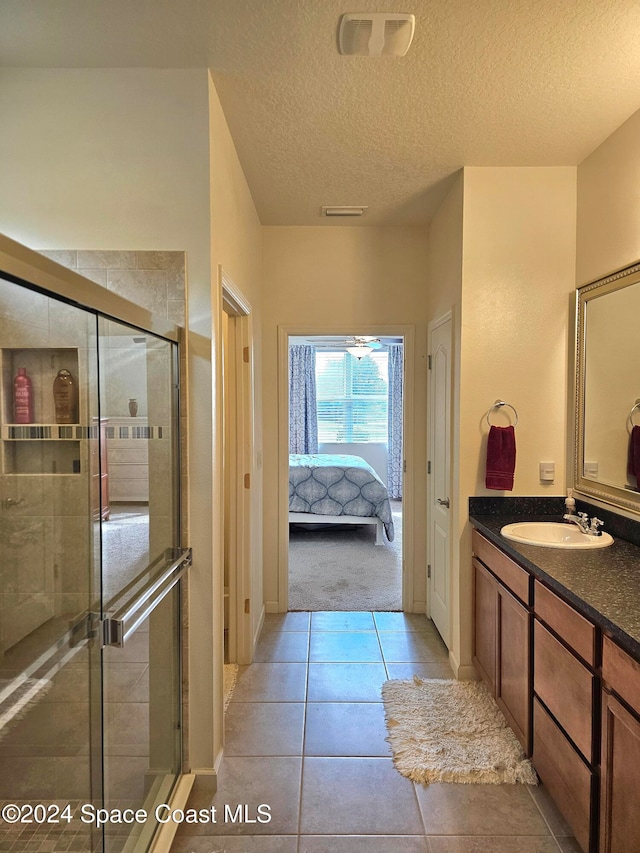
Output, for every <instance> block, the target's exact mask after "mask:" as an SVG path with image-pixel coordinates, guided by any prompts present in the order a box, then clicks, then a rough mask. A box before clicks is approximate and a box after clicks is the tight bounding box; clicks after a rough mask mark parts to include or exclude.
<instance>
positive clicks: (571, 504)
mask: <svg viewBox="0 0 640 853" xmlns="http://www.w3.org/2000/svg"><path fill="white" fill-rule="evenodd" d="M564 506H565V509H566V511H567V515H575V512H576V500H575V498H574V497H573V489H567V496H566V498H565V499H564Z"/></svg>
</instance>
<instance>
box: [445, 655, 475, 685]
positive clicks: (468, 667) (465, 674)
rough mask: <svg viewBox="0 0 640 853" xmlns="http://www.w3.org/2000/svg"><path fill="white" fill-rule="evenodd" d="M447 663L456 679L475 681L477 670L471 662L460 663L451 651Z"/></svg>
mask: <svg viewBox="0 0 640 853" xmlns="http://www.w3.org/2000/svg"><path fill="white" fill-rule="evenodd" d="M449 665H450V666H451V669H452V670H453V674H454V675H455V677H456V678H457V679H458V681H477V680H478V671H477V670H476V668H475V666H474V665H473V664H472V663H468V664H464V665H462V664H461V663H460V662H459V661H458V659H457V658H456V656H455V655H454V653H453V652H452V651H450V652H449Z"/></svg>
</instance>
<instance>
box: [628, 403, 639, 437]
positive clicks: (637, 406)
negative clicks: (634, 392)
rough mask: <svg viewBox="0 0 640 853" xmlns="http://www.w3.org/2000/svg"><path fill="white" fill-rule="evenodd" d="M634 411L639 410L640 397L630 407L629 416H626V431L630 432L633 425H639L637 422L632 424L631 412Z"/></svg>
mask: <svg viewBox="0 0 640 853" xmlns="http://www.w3.org/2000/svg"><path fill="white" fill-rule="evenodd" d="M636 411H640V399H639V400H636V401H635V403H634V404H633V406H632V407H631V411H630V412H629V416H628V417H627V432H628V433H629V434H631V431H632V429H633V428H634V426H640V425H639V424H634V422H633V413H634V412H636Z"/></svg>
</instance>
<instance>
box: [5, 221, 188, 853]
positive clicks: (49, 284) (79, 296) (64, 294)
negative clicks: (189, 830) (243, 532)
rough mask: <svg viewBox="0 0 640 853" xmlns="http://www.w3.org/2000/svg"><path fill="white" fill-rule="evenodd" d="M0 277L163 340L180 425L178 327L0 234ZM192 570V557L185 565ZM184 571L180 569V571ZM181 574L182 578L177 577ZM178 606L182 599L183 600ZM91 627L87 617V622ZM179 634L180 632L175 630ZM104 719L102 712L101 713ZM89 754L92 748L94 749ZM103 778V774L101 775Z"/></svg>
mask: <svg viewBox="0 0 640 853" xmlns="http://www.w3.org/2000/svg"><path fill="white" fill-rule="evenodd" d="M0 275H1V276H3V277H4V278H5V279H6V280H7V281H11V282H13V283H14V284H17V285H20V286H22V287H25V288H27V289H29V290H32V291H35V292H37V293H41V294H43V295H45V296H49V297H52V298H55V299H58V300H60V301H62V302H66V303H67V304H69V305H73V306H74V307H76V308H78V309H81V310H85V311H88V312H90V313H91V314H94V315H96V316H101V317H103V318H105V319H107V320H114V321H116V322H120V323H124V324H127V325H129V326H132V327H135V328H137V329H139V330H140V331H143V332H149V333H150V334H153V335H156V336H157V337H159V338H165V339H167V340H169V341H171V342H173V343H175V344H177V346H178V353H177V379H178V406H177V412H176V422H177V424H178V425H180V416H181V410H180V390H179V389H180V388H181V387H182V381H181V380H182V359H181V356H180V353H181V351H182V349H183V347H184V343H185V340H186V335H185V330H184V328H182V327H179V326H176V325H175V324H174V323H172V322H171V321H169V320H167V319H166V318H163V317H159V316H158V315H156V314H153V313H152V312H151V311H148V310H147V309H145V308H143V307H141V306H139V305H136V304H135V303H133V302H130V301H129V300H128V299H125V298H124V297H121V296H119V295H118V294H115V293H113V292H111V291H108V290H106V289H105V288H103V287H101V286H100V285H98V284H96V283H95V282H92V281H91V280H89V279H86V278H84V277H83V276H82V275H80V274H78V273H76V272H74V271H73V270H70V269H68V268H66V267H64V266H61V265H60V264H57V263H55V261H52V260H50V259H49V258H46V257H45V256H44V255H41V254H39V253H38V252H36V251H34V250H32V249H29V248H27V247H26V246H24V245H22V244H21V243H18V242H17V241H15V240H12V239H10V238H9V237H6V236H5V235H3V234H0ZM180 445H181V438H180V437H178V439H177V441H176V448H175V449H176V453H177V471H178V488H177V495H176V500H177V525H178V531H177V533H178V539H179V541H180V548H181V549H183V550H184V549H185V548H186V547H187V546H186V545H185V544H184V542H183V540H184V518H183V505H182V500H181V498H182V494H181V493H182V469H181V464H180V456H179V454H180V449H181V447H180ZM187 562H188V563H189V564H190V556H189V558H188V560H187ZM183 571H184V569H183ZM181 574H182V572H181ZM181 602H182V605H181V606H183V605H184V599H183V598H182V597H181ZM88 619H89V622H90V621H91V616H90V615H89V617H88ZM80 629H81V626H80V625H76V626H74V632H77V631H79V630H80ZM179 631H180V634H181V633H182V627H181V625H180V626H179ZM184 655H185V650H184V647H183V646H181V668H182V666H183V665H184ZM179 684H180V686H181V685H182V676H180V678H179ZM179 702H180V714H181V717H184V710H185V709H184V695H183V693H182V690H181V691H180V699H179ZM101 714H102V712H101ZM181 731H182V732H184V726H181ZM92 748H93V745H92ZM184 759H185V743H184V740H183V741H182V743H181V749H180V770H179V773H178V776H177V778H176V780H175V783H174V785H173V788H172V790H171V794H170V797H169V798H168V802H169V805H170V806H171V807H172V808H178V809H180V808H184V806H185V805H186V802H187V800H188V797H189V793H190V791H191V788H192V786H193V783H194V781H195V775H193V774H188V773H184V772H183V771H184V764H185V760H184ZM95 761H99V763H100V767H101V768H102V765H103V762H104V758H103V756H102V753H100V756H99V758H98V757H96V758H95V759H93V758H92V765H93V767H94V769H92V774H93V772H94V770H95ZM100 773H102V769H101V770H100ZM176 830H177V824H175V823H174V822H171V821H170V822H168V823H164V824H161V825H160V826H159V827H157V830H156V831H154V833H153V835H152V838H151V841H150V846H149V848H148V849H149V850H150V851H154V850H168V849H170V844H171V839H172V837H173V835H174V834H175V832H176Z"/></svg>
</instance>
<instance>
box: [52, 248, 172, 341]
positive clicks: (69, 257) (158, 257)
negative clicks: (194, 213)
mask: <svg viewBox="0 0 640 853" xmlns="http://www.w3.org/2000/svg"><path fill="white" fill-rule="evenodd" d="M38 251H39V252H40V254H41V255H44V256H45V257H47V258H50V259H51V260H52V261H55V262H56V263H58V264H61V265H62V266H64V267H67V268H68V269H71V270H75V271H76V272H78V273H80V275H83V276H85V277H86V278H88V279H90V280H91V281H95V282H96V284H99V285H101V286H102V287H105V288H106V289H107V290H111V291H112V292H113V293H117V294H118V296H122V297H124V298H125V299H128V300H129V301H130V302H135V303H136V304H137V305H140V306H142V307H143V308H146V309H147V310H148V311H152V312H153V313H154V314H157V315H158V316H160V317H166V318H167V319H168V320H171V322H172V323H175V324H176V325H177V326H184V325H185V253H184V252H132V251H116V250H106V251H101V250H96V249H87V250H85V249H77V250H76V249H55V250H49V249H39V250H38Z"/></svg>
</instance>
